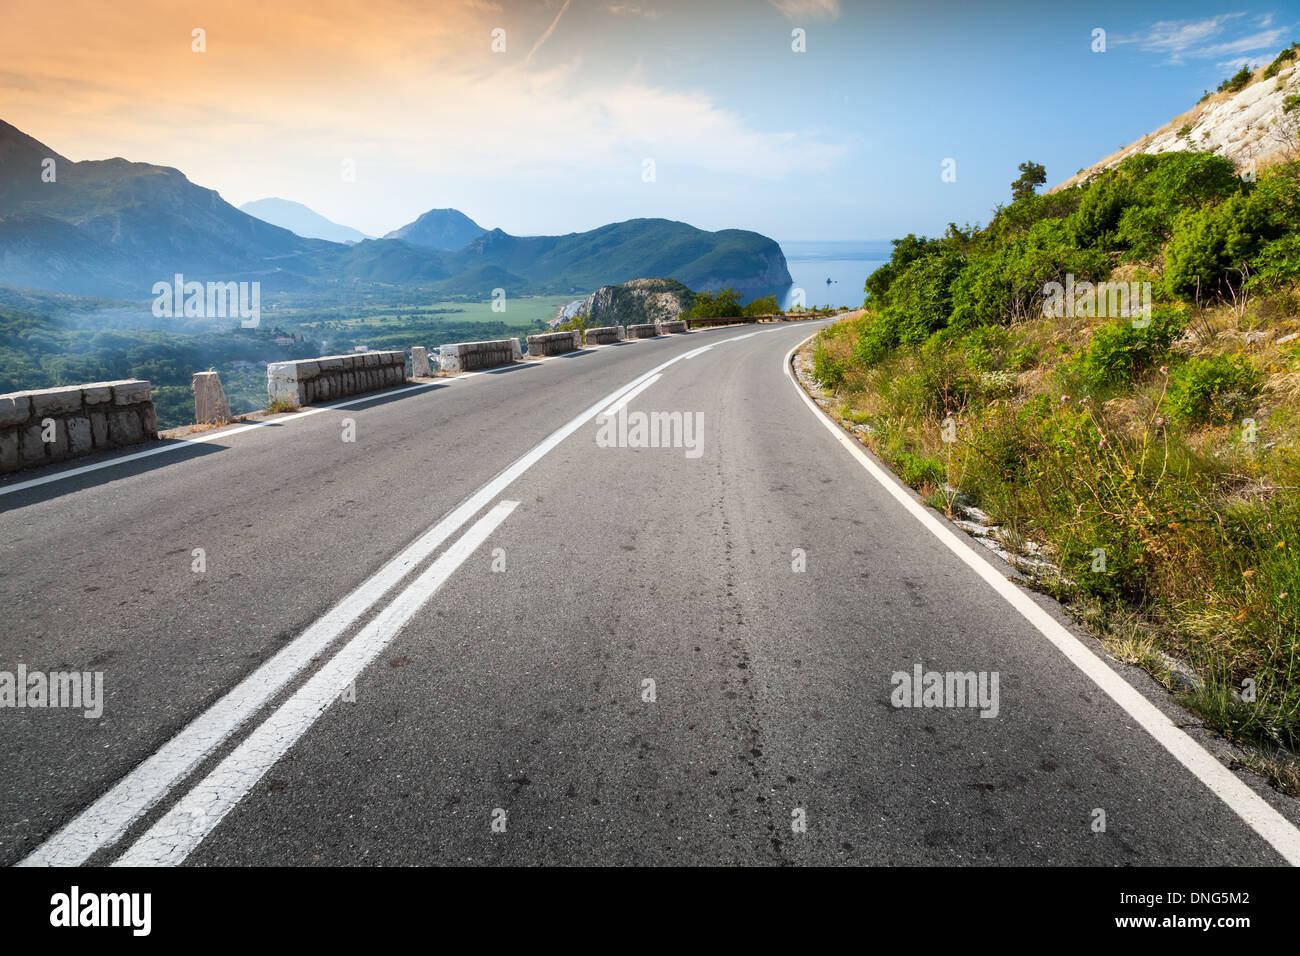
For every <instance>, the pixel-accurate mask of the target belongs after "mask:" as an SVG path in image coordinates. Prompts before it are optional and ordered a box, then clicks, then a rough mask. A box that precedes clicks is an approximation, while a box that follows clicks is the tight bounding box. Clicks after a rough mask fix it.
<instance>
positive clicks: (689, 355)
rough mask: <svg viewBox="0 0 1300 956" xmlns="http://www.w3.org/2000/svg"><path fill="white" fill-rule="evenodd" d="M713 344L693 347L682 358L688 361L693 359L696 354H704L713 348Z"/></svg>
mask: <svg viewBox="0 0 1300 956" xmlns="http://www.w3.org/2000/svg"><path fill="white" fill-rule="evenodd" d="M717 344H718V343H716V342H715V343H713V345H717ZM713 345H701V346H700V347H699V348H698V349H692V350H691V351H689V352H687V353H686V354H685V355H683V356H682V358H683V359H684V360H686V361H690V360H691V359H693V358H695V356H697V355H703V354H704V353H705V352H707V351H708V350H709V349H711V348H713Z"/></svg>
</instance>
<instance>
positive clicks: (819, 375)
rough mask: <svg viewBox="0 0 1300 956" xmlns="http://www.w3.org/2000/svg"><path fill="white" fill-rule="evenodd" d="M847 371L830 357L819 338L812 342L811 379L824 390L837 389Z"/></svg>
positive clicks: (843, 365) (841, 364) (841, 363)
mask: <svg viewBox="0 0 1300 956" xmlns="http://www.w3.org/2000/svg"><path fill="white" fill-rule="evenodd" d="M846 371H847V368H846V366H845V363H844V362H843V361H837V360H835V359H833V358H832V357H831V353H830V350H829V349H827V348H826V344H825V343H824V342H822V341H821V339H820V338H818V339H817V341H815V342H813V378H815V379H817V381H819V382H821V384H822V385H823V387H825V388H839V386H840V385H841V384H843V382H844V374H845V372H846Z"/></svg>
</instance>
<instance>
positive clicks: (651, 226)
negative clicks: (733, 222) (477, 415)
mask: <svg viewBox="0 0 1300 956" xmlns="http://www.w3.org/2000/svg"><path fill="white" fill-rule="evenodd" d="M47 159H48V160H52V161H53V169H54V172H55V174H54V181H53V182H45V181H43V180H42V176H41V173H42V170H43V169H44V168H46V166H47V165H48V164H46V160H47ZM294 205H296V204H294ZM307 212H308V213H310V210H307ZM313 215H314V214H313ZM457 244H459V247H457ZM447 246H450V247H451V248H440V247H447ZM177 273H183V274H184V276H185V278H186V280H187V281H199V282H208V281H219V282H232V281H259V282H260V283H261V284H262V291H263V292H264V293H272V292H286V291H300V290H306V289H321V288H329V287H331V286H337V285H339V284H340V283H344V282H347V283H352V284H356V283H370V284H381V285H395V286H401V285H415V286H419V287H421V288H422V289H427V290H428V291H430V292H435V293H437V292H441V293H443V294H446V295H466V296H487V295H490V294H491V293H492V290H493V289H497V288H504V289H507V290H509V292H510V293H511V294H520V293H524V294H527V293H533V294H537V293H546V292H575V291H583V292H585V291H587V290H589V289H597V288H600V287H601V286H608V285H617V284H619V283H622V282H627V281H629V280H631V279H635V278H637V277H639V276H645V275H647V274H649V275H657V276H664V277H667V278H671V279H676V280H677V281H679V282H682V283H684V284H686V285H687V286H690V287H691V288H695V289H714V288H719V287H721V286H734V287H735V288H736V289H737V290H738V291H741V292H742V293H758V294H762V293H767V292H771V291H775V290H778V289H781V288H783V287H785V286H788V285H789V284H790V273H789V270H788V269H787V268H786V263H785V257H784V256H783V255H782V254H781V249H780V247H779V246H778V245H777V244H776V243H775V242H774V241H773V240H771V239H768V238H767V237H765V236H760V235H758V234H757V233H753V232H745V231H743V230H738V229H724V230H722V231H720V232H706V231H704V230H702V229H696V228H695V227H694V226H690V225H687V224H686V223H683V222H670V221H668V220H665V219H633V220H629V221H628V222H620V223H612V224H610V225H607V226H601V227H600V228H599V229H593V230H591V231H590V232H582V233H570V234H568V235H564V236H511V235H509V234H507V233H505V232H502V231H501V230H500V229H494V230H492V231H491V232H485V231H483V230H482V229H481V228H480V227H479V226H478V225H477V224H475V223H474V222H473V221H472V220H470V219H469V218H468V217H466V216H464V215H462V214H461V213H459V212H457V211H456V210H454V209H435V210H431V211H430V212H427V213H425V214H424V215H423V216H421V217H420V218H419V219H417V220H416V221H415V222H413V223H411V224H410V225H408V226H405V227H403V228H402V229H399V230H397V231H396V232H395V233H393V234H390V236H388V237H385V238H383V239H369V240H364V241H361V242H357V243H354V244H352V245H347V244H344V243H338V242H331V241H328V240H326V239H317V238H304V237H302V236H300V235H296V234H295V233H294V232H292V231H290V230H289V229H285V228H281V227H280V226H278V225H273V224H271V223H269V222H266V221H264V220H262V219H260V218H258V217H256V216H251V215H249V214H248V213H247V212H244V211H241V210H239V209H236V208H235V207H234V206H232V205H230V203H228V202H226V201H225V200H224V199H222V198H221V197H220V196H219V195H218V194H217V193H216V192H215V191H214V190H211V189H205V188H203V187H202V186H197V185H195V184H194V183H192V182H190V181H189V180H188V179H187V178H186V177H185V175H184V174H183V173H181V172H180V171H179V170H176V169H172V168H170V167H166V166H153V165H150V164H149V163H133V162H128V161H126V160H125V159H105V160H89V161H84V162H73V161H71V160H69V159H66V158H65V157H63V156H60V155H59V154H58V153H56V152H54V151H53V150H52V149H50V148H49V147H48V146H45V145H44V144H43V143H40V142H39V141H37V140H35V139H33V138H32V137H30V136H28V135H27V134H25V133H23V132H21V131H20V130H18V129H15V128H14V127H13V126H11V125H9V124H8V123H5V122H3V121H0V284H9V285H16V286H24V287H30V288H36V289H49V290H53V291H58V292H65V293H77V294H83V295H100V296H113V297H116V298H121V299H127V300H131V301H137V302H138V301H143V300H148V299H151V298H152V297H153V292H152V289H153V286H154V283H156V282H160V281H162V282H171V281H172V277H173V276H174V275H175V274H177Z"/></svg>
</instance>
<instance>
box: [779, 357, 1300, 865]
mask: <svg viewBox="0 0 1300 956" xmlns="http://www.w3.org/2000/svg"><path fill="white" fill-rule="evenodd" d="M816 334H817V333H814V334H813V335H810V336H808V338H806V339H804V340H803V341H802V342H800V343H799V344H798V345H796V346H795V347H794V348H792V349H791V350H790V351H789V352H787V353H786V356H785V363H784V367H785V375H786V378H788V379H789V380H790V384H791V385H793V386H794V389H795V391H797V392H798V393H799V396H800V397H801V398H802V399H803V400H804V402H805V403H806V404H807V405H808V407H809V408H811V409H812V410H813V412H814V414H816V415H817V418H818V419H819V420H820V421H821V423H822V424H823V425H825V426H826V428H827V430H828V431H830V432H831V434H833V435H834V436H835V439H836V440H837V441H838V442H839V443H840V444H841V445H842V446H843V447H844V448H846V449H847V450H848V452H849V453H850V454H851V455H853V457H854V458H856V459H857V461H858V464H860V465H862V467H863V468H865V469H866V470H867V471H868V472H869V473H870V474H871V477H873V478H875V479H876V481H878V482H879V483H880V484H881V485H882V486H883V487H884V489H885V490H886V491H888V492H889V493H890V494H891V495H893V496H894V498H895V499H896V500H897V501H898V502H899V504H901V505H902V506H903V507H904V508H905V509H907V511H908V512H910V513H911V515H912V516H913V517H914V518H916V519H917V520H918V521H919V522H921V524H922V525H923V526H924V527H925V529H926V530H927V531H929V532H930V533H932V534H933V535H934V536H935V537H936V538H938V539H939V540H940V541H942V542H943V544H944V545H945V546H947V548H948V550H950V551H952V553H953V554H955V555H957V557H958V558H960V559H961V560H962V561H963V562H964V563H965V564H966V565H967V566H968V567H969V568H970V569H971V570H972V571H974V572H975V573H976V574H977V575H979V576H980V578H982V579H983V580H984V582H985V583H986V584H988V585H989V587H991V588H993V590H995V591H997V592H998V594H999V595H1001V596H1002V597H1003V598H1004V599H1005V600H1006V602H1007V603H1008V604H1010V605H1011V606H1012V607H1013V608H1015V609H1016V611H1018V612H1019V613H1020V615H1021V616H1022V617H1023V618H1024V619H1025V620H1026V621H1028V622H1029V623H1030V624H1032V625H1033V626H1034V627H1035V628H1036V629H1037V630H1038V632H1039V633H1040V634H1042V635H1043V636H1044V637H1045V638H1047V639H1048V640H1049V641H1051V642H1052V644H1053V645H1054V646H1055V647H1056V648H1057V650H1059V651H1060V652H1061V653H1062V654H1064V655H1065V657H1066V659H1067V660H1069V661H1070V663H1072V664H1073V665H1074V666H1075V667H1077V668H1079V670H1081V671H1083V673H1084V674H1086V675H1087V676H1088V677H1089V678H1090V679H1091V680H1092V682H1093V683H1094V684H1096V685H1097V686H1098V687H1100V688H1101V689H1102V691H1104V692H1105V694H1106V696H1108V697H1109V698H1110V699H1111V700H1113V701H1114V702H1115V703H1117V704H1118V705H1119V706H1120V707H1121V708H1123V710H1124V712H1125V713H1127V714H1128V715H1129V716H1130V717H1132V718H1133V720H1135V721H1137V723H1138V724H1139V726H1141V727H1142V729H1143V730H1145V731H1146V732H1147V733H1149V734H1150V735H1151V736H1152V737H1154V738H1155V739H1156V742H1157V743H1159V744H1160V745H1161V746H1162V747H1164V748H1165V750H1167V751H1169V753H1171V754H1173V756H1174V758H1175V759H1177V760H1178V762H1179V763H1181V764H1182V765H1183V766H1184V767H1186V768H1187V769H1188V770H1190V771H1191V772H1192V774H1193V775H1195V777H1196V778H1197V779H1198V780H1200V781H1201V783H1203V784H1205V786H1206V787H1208V788H1209V790H1210V792H1211V793H1213V794H1214V795H1215V796H1217V797H1218V798H1219V799H1220V800H1222V801H1223V802H1224V803H1225V804H1227V806H1228V808H1229V809H1231V810H1232V811H1233V812H1234V813H1236V814H1237V816H1239V817H1240V818H1241V819H1242V820H1243V821H1244V822H1245V823H1246V824H1247V825H1248V826H1249V827H1250V828H1251V829H1252V830H1254V831H1255V832H1256V833H1258V834H1259V835H1260V836H1261V837H1262V838H1263V839H1264V840H1265V841H1267V842H1268V844H1269V845H1270V846H1271V847H1273V849H1275V850H1276V851H1277V852H1278V853H1279V854H1280V855H1281V856H1282V858H1283V859H1285V860H1286V861H1287V862H1288V863H1290V864H1291V865H1292V866H1300V830H1297V829H1296V827H1295V825H1294V824H1292V823H1291V821H1289V820H1288V819H1287V818H1286V817H1284V816H1282V814H1280V813H1278V812H1277V810H1275V809H1273V807H1271V806H1270V805H1269V804H1268V802H1267V801H1265V800H1264V799H1263V798H1262V797H1261V796H1260V795H1259V794H1257V793H1256V792H1255V791H1254V790H1252V789H1250V787H1248V786H1246V784H1245V783H1243V782H1242V781H1241V780H1239V779H1238V778H1237V775H1236V774H1234V773H1233V772H1232V771H1231V770H1229V769H1228V768H1227V767H1225V766H1224V765H1223V764H1222V763H1220V762H1219V760H1218V759H1217V758H1216V757H1215V756H1214V755H1213V754H1211V753H1210V752H1209V751H1207V750H1206V749H1205V748H1204V747H1202V746H1201V745H1200V744H1198V743H1197V742H1196V741H1195V740H1193V739H1192V738H1191V737H1190V736H1189V735H1188V734H1187V733H1185V732H1184V731H1183V730H1181V729H1180V728H1178V727H1177V726H1176V725H1175V724H1174V722H1173V721H1172V720H1170V719H1169V718H1168V717H1166V716H1165V715H1164V714H1163V713H1161V711H1160V709H1159V708H1157V707H1156V706H1155V704H1153V703H1151V701H1149V700H1147V699H1146V698H1145V697H1143V696H1142V695H1141V694H1140V693H1138V691H1137V690H1136V689H1135V688H1134V687H1133V686H1132V685H1131V684H1129V682H1128V681H1126V680H1124V678H1122V677H1120V676H1119V674H1117V673H1116V672H1115V671H1114V670H1112V669H1111V668H1110V667H1109V666H1108V665H1107V664H1106V663H1105V661H1103V660H1102V659H1101V658H1100V657H1098V656H1097V655H1096V654H1094V653H1093V652H1092V651H1091V650H1090V649H1089V648H1088V647H1087V646H1086V645H1084V643H1083V642H1082V641H1080V640H1079V639H1078V638H1077V637H1075V636H1074V635H1073V634H1071V633H1070V632H1069V631H1068V630H1066V629H1065V628H1064V627H1063V626H1062V625H1061V624H1060V622H1058V621H1057V620H1056V619H1055V618H1053V617H1052V616H1051V615H1050V614H1048V613H1047V612H1046V611H1045V610H1043V609H1042V608H1041V607H1039V606H1038V605H1037V604H1036V603H1034V601H1033V600H1031V599H1030V598H1029V596H1028V595H1027V594H1025V593H1024V592H1023V591H1021V590H1020V589H1019V588H1018V587H1016V586H1015V585H1014V584H1012V583H1011V582H1010V581H1009V580H1008V579H1007V578H1006V577H1004V576H1003V575H1002V574H1000V573H999V572H998V571H997V569H996V568H994V567H993V566H992V565H990V564H989V563H988V562H987V561H985V560H984V559H983V558H982V557H981V556H979V555H978V554H976V553H975V551H974V549H973V548H972V547H971V546H970V545H969V544H967V543H966V542H964V541H962V540H961V539H960V538H959V537H958V536H957V533H956V532H955V531H953V530H952V528H951V527H950V526H949V525H947V524H946V523H944V522H943V521H941V520H940V519H939V517H938V516H937V515H936V514H935V513H933V512H932V511H930V509H928V508H927V507H925V506H924V505H922V504H921V503H920V502H918V501H917V500H916V499H915V498H913V497H912V496H911V495H910V494H909V493H908V491H907V490H906V489H905V488H904V487H903V486H901V485H899V484H898V482H897V481H895V480H894V478H893V476H892V475H890V474H889V473H888V472H886V471H885V470H884V469H882V468H881V467H880V466H879V465H877V464H876V463H875V462H874V461H872V460H871V458H870V457H869V456H868V455H867V454H866V453H865V452H864V451H863V450H862V448H861V446H860V445H858V443H857V441H855V440H854V439H852V438H850V437H849V436H848V435H847V434H846V433H845V431H844V429H842V428H840V426H839V425H838V424H836V422H835V421H834V419H832V418H831V417H830V416H829V415H827V414H826V413H825V412H824V411H823V410H822V409H821V407H820V406H818V404H817V403H816V402H814V401H813V400H812V397H811V396H809V394H808V393H807V392H805V391H804V389H803V386H801V385H800V384H799V382H798V381H797V380H796V379H795V377H794V371H793V367H792V365H791V360H792V359H793V357H794V354H795V352H797V351H798V350H799V349H800V348H802V347H803V346H804V345H805V344H806V343H808V342H809V341H811V340H812V339H813V337H814V336H815V335H816Z"/></svg>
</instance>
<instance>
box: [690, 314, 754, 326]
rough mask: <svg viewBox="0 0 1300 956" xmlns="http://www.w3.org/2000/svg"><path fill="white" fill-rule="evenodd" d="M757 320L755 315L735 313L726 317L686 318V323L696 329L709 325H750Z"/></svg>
mask: <svg viewBox="0 0 1300 956" xmlns="http://www.w3.org/2000/svg"><path fill="white" fill-rule="evenodd" d="M757 321H758V316H756V315H737V316H733V317H730V318H726V319H687V320H686V325H687V327H688V328H692V329H698V328H703V327H705V326H711V325H750V324H751V323H756V322H757Z"/></svg>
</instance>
